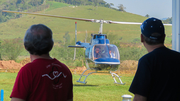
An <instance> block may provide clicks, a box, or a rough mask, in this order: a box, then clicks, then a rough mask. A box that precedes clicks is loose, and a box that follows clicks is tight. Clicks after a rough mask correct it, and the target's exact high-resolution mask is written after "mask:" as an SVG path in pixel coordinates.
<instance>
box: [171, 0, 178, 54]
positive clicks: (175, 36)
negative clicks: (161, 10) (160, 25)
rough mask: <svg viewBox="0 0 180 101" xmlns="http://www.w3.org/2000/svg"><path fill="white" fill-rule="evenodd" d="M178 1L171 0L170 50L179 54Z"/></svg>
mask: <svg viewBox="0 0 180 101" xmlns="http://www.w3.org/2000/svg"><path fill="white" fill-rule="evenodd" d="M179 45H180V1H179V0H172V49H173V50H176V51H178V52H180V46H179Z"/></svg>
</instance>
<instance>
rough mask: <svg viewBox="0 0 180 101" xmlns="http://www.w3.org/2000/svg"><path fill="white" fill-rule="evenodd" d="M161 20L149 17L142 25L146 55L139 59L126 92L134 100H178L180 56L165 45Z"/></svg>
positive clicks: (179, 92)
mask: <svg viewBox="0 0 180 101" xmlns="http://www.w3.org/2000/svg"><path fill="white" fill-rule="evenodd" d="M164 40H165V31H164V25H163V24H162V22H161V20H159V19H157V18H149V19H147V20H145V21H144V22H143V23H142V25H141V42H142V43H143V45H144V46H145V48H146V49H147V51H148V53H147V54H145V55H144V56H143V57H141V58H140V59H139V63H138V68H137V71H136V74H135V77H134V79H133V81H132V84H131V86H130V88H129V91H130V92H131V93H133V94H134V100H133V101H180V96H179V95H180V87H179V79H180V68H179V61H180V53H179V52H176V51H173V50H171V49H168V48H167V47H165V46H164Z"/></svg>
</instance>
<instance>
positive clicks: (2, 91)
mask: <svg viewBox="0 0 180 101" xmlns="http://www.w3.org/2000/svg"><path fill="white" fill-rule="evenodd" d="M0 101H4V90H3V89H1V99H0Z"/></svg>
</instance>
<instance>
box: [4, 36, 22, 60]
mask: <svg viewBox="0 0 180 101" xmlns="http://www.w3.org/2000/svg"><path fill="white" fill-rule="evenodd" d="M22 50H23V42H22V39H20V38H16V39H5V40H3V41H2V43H1V56H2V58H3V59H4V60H16V59H17V57H18V56H19V54H20V53H21V52H22Z"/></svg>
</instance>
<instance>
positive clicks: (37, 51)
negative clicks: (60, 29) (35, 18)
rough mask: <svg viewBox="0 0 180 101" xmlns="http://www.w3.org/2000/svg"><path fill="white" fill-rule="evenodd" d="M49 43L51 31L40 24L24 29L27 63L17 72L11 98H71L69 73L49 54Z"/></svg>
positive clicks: (13, 100) (29, 100)
mask: <svg viewBox="0 0 180 101" xmlns="http://www.w3.org/2000/svg"><path fill="white" fill-rule="evenodd" d="M53 44H54V42H53V39H52V31H51V29H50V28H48V27H47V26H45V25H43V24H37V25H32V26H31V27H30V28H29V29H28V30H27V31H26V34H25V37H24V46H25V48H26V50H27V51H28V52H29V53H30V58H31V62H30V63H27V64H26V65H25V66H23V67H22V68H21V70H20V71H19V73H18V75H17V77H16V81H15V84H14V87H13V90H12V93H11V95H10V98H11V101H73V84H72V74H71V72H70V70H69V69H68V67H67V66H66V65H64V64H63V63H61V62H59V61H58V60H57V59H55V58H51V57H50V55H49V52H50V51H51V49H52V47H53Z"/></svg>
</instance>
